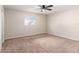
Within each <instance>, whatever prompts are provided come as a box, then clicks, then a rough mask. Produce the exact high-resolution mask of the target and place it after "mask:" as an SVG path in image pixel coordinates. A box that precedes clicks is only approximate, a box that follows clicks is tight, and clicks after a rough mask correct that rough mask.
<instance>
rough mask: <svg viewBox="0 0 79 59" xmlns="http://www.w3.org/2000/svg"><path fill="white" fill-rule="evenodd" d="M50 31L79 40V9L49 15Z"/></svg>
mask: <svg viewBox="0 0 79 59" xmlns="http://www.w3.org/2000/svg"><path fill="white" fill-rule="evenodd" d="M47 18H48V21H47V22H48V33H50V34H54V35H57V36H61V37H65V38H69V39H73V40H78V41H79V9H74V10H69V11H65V12H61V13H56V14H51V15H48V17H47Z"/></svg>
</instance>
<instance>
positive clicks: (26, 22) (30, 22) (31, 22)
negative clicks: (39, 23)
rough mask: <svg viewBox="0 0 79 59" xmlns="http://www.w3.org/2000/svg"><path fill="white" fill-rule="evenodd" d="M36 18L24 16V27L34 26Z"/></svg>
mask: <svg viewBox="0 0 79 59" xmlns="http://www.w3.org/2000/svg"><path fill="white" fill-rule="evenodd" d="M35 23H36V17H35V16H26V17H25V19H24V25H35Z"/></svg>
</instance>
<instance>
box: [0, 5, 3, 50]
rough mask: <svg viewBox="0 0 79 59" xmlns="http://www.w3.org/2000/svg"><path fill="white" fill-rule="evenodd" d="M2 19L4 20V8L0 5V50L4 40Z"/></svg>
mask: <svg viewBox="0 0 79 59" xmlns="http://www.w3.org/2000/svg"><path fill="white" fill-rule="evenodd" d="M3 21H4V8H3V6H2V5H0V51H1V48H2V43H3V40H4V38H3V27H4V24H3Z"/></svg>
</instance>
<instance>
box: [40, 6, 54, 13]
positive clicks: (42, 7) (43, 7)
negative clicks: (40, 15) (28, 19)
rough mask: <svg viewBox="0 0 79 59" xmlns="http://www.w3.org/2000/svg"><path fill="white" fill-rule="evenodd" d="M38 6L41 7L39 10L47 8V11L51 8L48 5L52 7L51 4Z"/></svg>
mask: <svg viewBox="0 0 79 59" xmlns="http://www.w3.org/2000/svg"><path fill="white" fill-rule="evenodd" d="M39 7H40V8H41V12H43V11H45V10H48V11H52V9H50V7H53V5H39Z"/></svg>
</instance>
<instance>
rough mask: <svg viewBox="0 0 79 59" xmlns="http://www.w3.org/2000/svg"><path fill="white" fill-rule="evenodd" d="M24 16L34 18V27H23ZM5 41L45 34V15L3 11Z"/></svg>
mask: <svg viewBox="0 0 79 59" xmlns="http://www.w3.org/2000/svg"><path fill="white" fill-rule="evenodd" d="M26 16H35V17H36V24H35V25H31V26H30V25H29V26H25V25H24V18H25V17H26ZM4 32H5V35H4V36H5V39H9V38H15V37H23V36H29V35H35V34H41V33H45V32H46V21H45V15H41V14H36V13H30V12H23V11H17V10H11V9H5V31H4Z"/></svg>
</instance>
